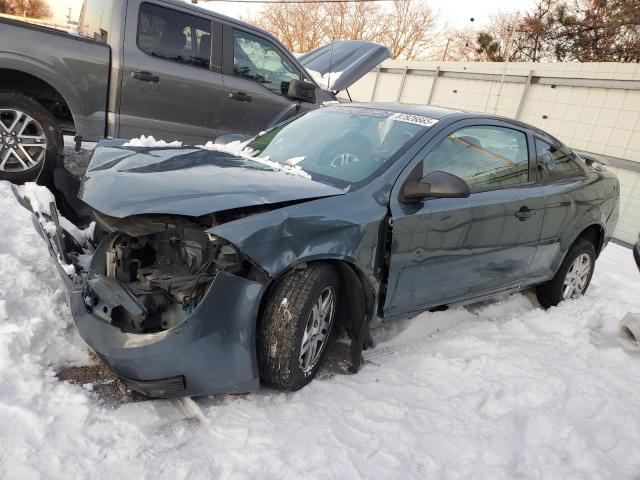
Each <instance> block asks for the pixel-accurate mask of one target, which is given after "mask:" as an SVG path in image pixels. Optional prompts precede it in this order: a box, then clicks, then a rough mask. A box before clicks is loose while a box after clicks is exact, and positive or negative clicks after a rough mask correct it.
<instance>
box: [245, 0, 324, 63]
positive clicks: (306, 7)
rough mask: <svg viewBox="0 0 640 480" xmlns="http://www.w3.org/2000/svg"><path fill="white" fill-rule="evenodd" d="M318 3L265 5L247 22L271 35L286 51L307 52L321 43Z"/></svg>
mask: <svg viewBox="0 0 640 480" xmlns="http://www.w3.org/2000/svg"><path fill="white" fill-rule="evenodd" d="M323 16H324V12H323V5H322V4H321V3H273V4H266V5H265V6H264V8H262V10H261V11H260V13H259V14H258V15H257V16H256V17H253V18H248V19H246V20H248V21H249V22H251V23H253V24H255V25H257V26H258V27H260V28H263V29H264V30H267V31H269V32H271V33H273V34H274V35H275V36H276V37H278V39H279V40H280V41H281V42H282V43H283V44H284V46H285V47H287V48H288V49H289V50H292V51H294V52H307V51H309V50H313V49H314V48H317V47H319V46H320V45H321V44H322V43H323V41H324V23H323Z"/></svg>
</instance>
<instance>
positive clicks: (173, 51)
mask: <svg viewBox="0 0 640 480" xmlns="http://www.w3.org/2000/svg"><path fill="white" fill-rule="evenodd" d="M123 50H124V58H123V64H124V68H123V73H122V80H121V94H120V110H119V113H120V115H119V128H118V129H117V135H118V136H119V137H121V138H133V137H138V136H140V135H142V134H144V135H153V136H155V137H156V139H164V140H167V141H171V140H181V141H183V142H185V143H188V144H195V143H202V142H205V141H207V140H211V139H213V138H215V137H216V136H217V134H218V123H219V119H220V111H221V107H222V100H223V95H224V85H223V82H222V73H221V55H222V25H221V24H220V23H219V22H218V21H216V20H215V18H214V17H213V16H211V17H209V16H206V14H199V13H194V12H193V11H192V10H189V9H188V8H182V7H180V6H176V5H172V4H171V5H170V4H167V5H166V6H165V4H164V3H163V2H161V1H156V2H153V3H151V2H143V1H142V0H130V1H129V3H128V7H127V22H126V27H125V39H124V47H123Z"/></svg>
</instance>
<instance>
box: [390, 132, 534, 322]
mask: <svg viewBox="0 0 640 480" xmlns="http://www.w3.org/2000/svg"><path fill="white" fill-rule="evenodd" d="M533 158H535V157H534V154H533V145H532V137H531V135H530V134H529V133H528V132H527V131H525V130H521V129H520V128H519V127H516V126H514V125H512V124H510V123H506V122H499V121H495V122H494V121H485V120H473V121H466V120H465V121H460V122H455V123H454V124H453V125H451V126H449V127H447V128H446V129H444V130H443V131H442V132H440V133H439V134H438V136H437V137H436V138H434V140H432V141H431V142H429V144H428V145H427V146H426V147H425V149H424V151H423V153H421V154H419V155H418V156H417V157H416V158H415V159H414V160H413V164H410V165H409V170H408V171H409V172H412V174H413V173H415V177H416V178H422V177H423V176H424V175H426V174H428V173H431V172H433V171H445V172H448V173H452V174H454V175H457V176H458V177H460V178H462V179H464V180H465V181H466V182H467V183H468V184H469V187H470V190H471V195H470V196H469V197H468V198H431V199H425V200H424V201H417V202H411V203H409V202H401V201H400V199H399V191H400V189H401V187H402V185H403V184H404V183H405V181H406V177H405V178H403V177H402V176H401V177H400V178H399V180H398V182H397V183H396V186H395V187H394V191H393V193H392V195H391V202H390V209H391V214H392V219H391V220H392V222H393V225H392V242H391V256H390V264H389V284H388V291H387V296H386V300H385V307H384V309H385V317H388V318H391V317H395V316H399V315H404V314H407V313H411V312H418V311H421V310H424V309H427V308H432V307H435V306H440V305H447V304H452V303H458V302H466V301H469V300H472V299H481V298H483V297H485V296H489V295H492V294H494V293H497V292H502V291H510V290H515V289H517V288H519V287H520V286H522V285H523V284H524V283H525V281H526V275H527V272H528V270H529V268H530V265H531V261H532V259H533V256H534V254H535V252H536V249H537V247H538V242H539V239H540V230H541V227H542V220H543V216H544V205H545V192H544V188H542V187H540V186H539V185H536V183H535V170H534V169H533ZM404 175H405V176H406V175H407V173H405V174H404Z"/></svg>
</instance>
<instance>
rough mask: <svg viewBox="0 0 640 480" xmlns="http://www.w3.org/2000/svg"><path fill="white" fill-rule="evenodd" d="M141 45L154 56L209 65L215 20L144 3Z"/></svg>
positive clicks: (141, 20) (140, 28)
mask: <svg viewBox="0 0 640 480" xmlns="http://www.w3.org/2000/svg"><path fill="white" fill-rule="evenodd" d="M138 48H140V50H142V51H143V52H145V53H147V54H149V55H151V56H152V57H157V58H161V59H163V60H170V61H172V62H178V63H184V64H187V65H192V66H194V67H202V68H209V63H210V58H211V21H209V20H208V19H206V18H201V17H197V16H194V15H189V14H186V13H182V12H179V11H177V10H172V9H170V8H164V7H159V6H158V5H153V4H151V3H143V4H142V5H141V6H140V14H139V16H138Z"/></svg>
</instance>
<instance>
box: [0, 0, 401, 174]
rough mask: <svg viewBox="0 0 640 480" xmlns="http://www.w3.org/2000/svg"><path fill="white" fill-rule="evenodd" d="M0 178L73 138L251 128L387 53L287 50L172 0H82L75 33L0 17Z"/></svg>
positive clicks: (182, 135)
mask: <svg viewBox="0 0 640 480" xmlns="http://www.w3.org/2000/svg"><path fill="white" fill-rule="evenodd" d="M0 46H1V47H0V180H11V181H14V182H24V181H28V180H32V179H34V178H35V177H36V176H37V174H38V172H39V171H40V169H41V167H42V164H43V163H44V162H43V160H47V159H48V158H51V157H52V156H53V157H56V156H57V154H58V153H60V152H61V151H62V147H63V138H62V135H63V134H68V135H74V136H75V137H76V141H77V142H81V141H96V140H100V139H102V138H105V137H114V138H132V137H137V136H140V135H141V134H144V135H153V136H155V137H156V138H163V139H166V140H181V141H183V142H185V143H187V144H195V143H199V142H205V141H207V140H212V139H214V138H216V137H218V136H220V135H222V134H228V133H241V134H249V135H250V134H255V133H257V132H259V131H260V130H263V129H265V128H266V127H268V126H269V125H271V124H274V123H276V122H278V121H281V120H284V119H286V118H287V117H289V116H293V115H295V114H296V113H297V112H298V111H299V110H303V111H304V110H308V109H311V108H315V107H317V106H319V105H320V104H322V103H323V102H325V101H329V100H335V94H336V93H337V92H339V91H343V90H346V88H347V87H348V86H349V85H351V84H353V83H354V82H355V81H356V80H358V79H359V78H361V77H362V76H363V75H364V74H365V73H367V72H368V71H370V70H371V69H372V68H373V67H375V66H376V65H377V64H378V63H380V62H382V61H383V60H384V59H386V58H388V57H389V56H390V53H389V50H388V49H387V48H385V47H382V46H380V45H376V44H372V43H369V42H355V41H342V42H332V43H331V44H329V45H325V46H324V47H321V48H319V49H317V50H315V51H312V52H309V53H307V54H305V55H303V56H301V57H298V58H296V57H294V56H293V55H292V54H291V53H290V52H288V51H287V49H286V48H285V47H284V46H283V45H282V44H281V43H280V42H279V41H278V40H277V39H275V38H274V37H273V36H272V35H270V34H269V33H267V32H265V31H263V30H260V29H258V28H256V27H253V26H251V25H248V24H246V23H243V22H240V21H237V20H234V19H232V18H228V17H225V16H222V15H219V14H217V13H214V12H211V11H208V10H205V9H202V8H199V7H196V6H193V5H190V4H188V3H186V2H184V1H180V0H85V2H84V4H83V7H82V12H81V15H80V22H79V26H78V32H77V33H76V32H74V33H68V32H63V31H59V30H54V29H50V28H46V27H40V26H34V25H30V24H26V23H23V22H18V21H12V20H7V19H0Z"/></svg>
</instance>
